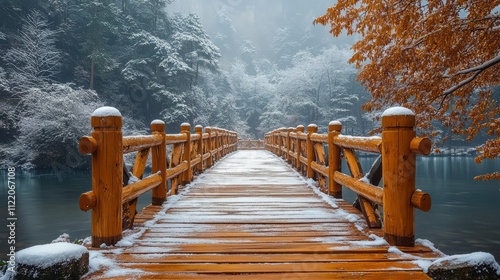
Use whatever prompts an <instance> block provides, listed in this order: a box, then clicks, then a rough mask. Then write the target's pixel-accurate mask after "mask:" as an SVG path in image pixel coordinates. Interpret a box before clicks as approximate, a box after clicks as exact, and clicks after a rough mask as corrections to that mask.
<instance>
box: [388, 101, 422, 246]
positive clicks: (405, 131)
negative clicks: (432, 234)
mask: <svg viewBox="0 0 500 280" xmlns="http://www.w3.org/2000/svg"><path fill="white" fill-rule="evenodd" d="M414 126H415V115H414V113H413V112H412V111H411V110H409V109H406V108H401V107H396V108H391V109H388V110H386V111H385V112H384V114H383V115H382V128H383V131H382V153H381V154H382V178H383V184H384V196H383V205H384V238H385V239H386V240H387V242H389V244H390V245H393V246H414V245H415V223H414V210H413V206H412V205H411V197H412V195H413V193H414V192H415V158H416V156H415V154H414V153H413V152H412V151H411V150H410V143H411V141H412V140H413V138H415V131H414Z"/></svg>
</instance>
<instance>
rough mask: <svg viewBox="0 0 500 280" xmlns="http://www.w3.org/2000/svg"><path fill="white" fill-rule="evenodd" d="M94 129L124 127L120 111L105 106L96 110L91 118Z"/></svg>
mask: <svg viewBox="0 0 500 280" xmlns="http://www.w3.org/2000/svg"><path fill="white" fill-rule="evenodd" d="M90 124H91V125H92V127H94V128H96V127H115V128H120V127H122V125H123V117H122V114H121V113H120V111H118V109H116V108H114V107H109V106H104V107H101V108H98V109H96V110H95V111H94V112H93V113H92V115H91V118H90Z"/></svg>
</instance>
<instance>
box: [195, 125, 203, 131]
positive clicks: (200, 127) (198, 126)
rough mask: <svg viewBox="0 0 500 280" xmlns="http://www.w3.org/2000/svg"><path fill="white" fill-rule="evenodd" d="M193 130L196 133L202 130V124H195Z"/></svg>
mask: <svg viewBox="0 0 500 280" xmlns="http://www.w3.org/2000/svg"><path fill="white" fill-rule="evenodd" d="M194 131H195V132H196V133H198V132H202V131H203V126H201V125H197V126H195V127H194Z"/></svg>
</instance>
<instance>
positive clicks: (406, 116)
mask: <svg viewBox="0 0 500 280" xmlns="http://www.w3.org/2000/svg"><path fill="white" fill-rule="evenodd" d="M414 126H415V113H414V112H413V111H412V110H410V109H408V108H405V107H392V108H389V109H387V110H385V111H384V113H383V114H382V127H414Z"/></svg>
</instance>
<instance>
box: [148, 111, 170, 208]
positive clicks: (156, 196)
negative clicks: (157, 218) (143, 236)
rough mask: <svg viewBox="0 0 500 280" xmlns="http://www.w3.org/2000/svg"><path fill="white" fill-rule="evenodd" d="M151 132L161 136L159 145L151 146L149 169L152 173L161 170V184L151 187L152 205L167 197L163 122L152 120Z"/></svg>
mask: <svg viewBox="0 0 500 280" xmlns="http://www.w3.org/2000/svg"><path fill="white" fill-rule="evenodd" d="M150 128H151V133H152V134H153V135H154V134H159V135H161V136H162V142H161V145H160V146H156V147H152V148H151V151H152V152H151V159H152V160H151V169H152V170H151V171H152V173H153V174H154V173H157V172H161V184H160V185H158V186H157V187H156V188H154V189H153V196H152V201H151V203H152V204H153V205H162V204H163V202H165V200H166V199H167V173H166V172H167V146H166V145H167V144H166V134H165V123H164V122H163V121H161V120H154V121H153V122H151V125H150Z"/></svg>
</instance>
